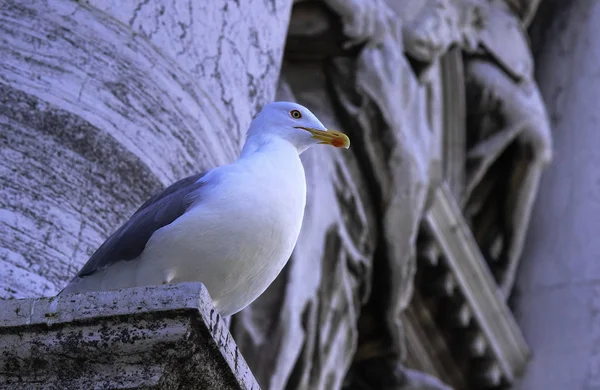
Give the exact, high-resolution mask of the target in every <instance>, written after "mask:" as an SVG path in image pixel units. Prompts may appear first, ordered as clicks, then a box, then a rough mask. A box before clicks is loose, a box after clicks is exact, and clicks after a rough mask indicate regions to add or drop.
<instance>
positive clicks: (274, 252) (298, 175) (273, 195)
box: [136, 148, 306, 315]
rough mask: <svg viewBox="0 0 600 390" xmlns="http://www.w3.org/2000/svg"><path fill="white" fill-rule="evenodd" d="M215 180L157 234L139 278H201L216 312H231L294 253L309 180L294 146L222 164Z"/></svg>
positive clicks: (252, 296) (256, 292)
mask: <svg viewBox="0 0 600 390" xmlns="http://www.w3.org/2000/svg"><path fill="white" fill-rule="evenodd" d="M214 181H215V183H214V185H207V186H205V187H203V188H202V189H201V190H200V191H201V193H200V194H199V198H198V199H199V200H198V202H197V203H196V204H195V205H193V206H192V207H190V208H189V209H188V211H187V212H186V213H185V214H184V215H183V216H181V217H180V218H178V219H177V220H176V221H174V222H173V223H171V224H170V225H168V226H165V227H164V228H162V229H160V230H158V231H157V232H156V233H155V234H154V235H153V236H152V238H151V239H150V241H149V242H148V244H147V245H146V248H145V250H144V252H143V253H142V255H141V257H140V259H139V261H138V265H137V276H136V279H137V284H138V285H142V284H160V283H163V282H167V283H168V282H180V281H201V282H203V283H204V284H205V285H206V287H207V289H208V291H209V293H210V294H211V297H212V298H213V300H214V302H215V306H216V307H217V309H218V310H219V312H221V314H223V315H230V314H233V313H236V312H238V311H239V310H241V309H243V308H244V307H246V306H247V305H248V304H250V303H251V302H252V301H254V300H255V299H256V298H257V297H258V296H259V295H260V294H262V293H263V292H264V291H265V290H266V288H267V287H268V286H269V285H270V284H271V283H272V282H273V280H274V279H275V278H276V277H277V275H278V274H279V272H280V271H281V270H282V268H283V266H284V265H285V264H286V262H287V260H288V259H289V257H290V255H291V253H292V250H293V248H294V246H295V244H296V240H297V239H298V234H299V233H300V227H301V225H302V216H303V213H304V206H305V202H306V182H305V176H304V169H303V167H302V163H301V162H300V158H299V157H298V154H297V152H296V151H295V150H287V149H285V148H283V150H279V151H278V150H272V151H269V153H268V157H267V153H264V154H261V153H257V154H256V156H253V157H252V158H248V159H246V160H240V161H239V162H238V163H237V164H235V165H231V166H227V167H223V168H220V171H216V172H215V180H214ZM202 191H203V192H202ZM149 281H150V282H151V283H148V282H149Z"/></svg>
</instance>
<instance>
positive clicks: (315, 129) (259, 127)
mask: <svg viewBox="0 0 600 390" xmlns="http://www.w3.org/2000/svg"><path fill="white" fill-rule="evenodd" d="M252 137H259V138H262V139H265V138H266V139H268V138H272V137H278V138H281V139H283V140H285V141H288V142H289V143H291V144H292V145H293V146H294V147H296V149H297V150H298V153H302V152H303V151H305V150H306V149H308V148H309V147H311V146H313V145H318V144H326V145H331V146H334V147H336V148H346V149H348V148H349V147H350V139H349V138H348V136H346V134H343V133H340V132H339V131H334V130H328V129H327V128H326V127H325V126H323V124H322V123H321V121H320V120H319V119H317V117H316V116H315V114H313V113H312V112H310V110H309V109H308V108H306V107H304V106H302V105H300V104H297V103H291V102H274V103H270V104H267V105H265V106H264V107H263V109H262V110H261V111H260V112H259V113H258V115H257V116H256V117H255V118H254V119H253V120H252V123H251V124H250V128H249V129H248V139H250V138H252Z"/></svg>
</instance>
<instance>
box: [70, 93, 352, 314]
mask: <svg viewBox="0 0 600 390" xmlns="http://www.w3.org/2000/svg"><path fill="white" fill-rule="evenodd" d="M317 144H328V145H332V146H335V147H344V148H346V149H347V148H348V147H349V146H350V140H349V139H348V137H347V136H346V135H344V134H342V133H340V132H337V131H332V130H327V129H326V128H325V126H323V124H322V123H321V122H320V121H319V119H317V117H316V116H315V115H314V114H313V113H312V112H310V111H309V110H308V109H307V108H306V107H303V106H301V105H299V104H296V103H289V102H275V103H271V104H268V105H266V106H265V107H264V108H263V109H262V111H261V112H260V113H259V114H258V115H257V116H256V117H255V118H254V120H253V121H252V123H251V124H250V128H249V129H248V133H247V137H246V143H245V145H244V148H243V150H242V152H241V155H240V157H239V158H238V159H237V161H235V162H234V163H232V164H229V165H224V166H221V167H217V168H214V169H211V170H209V171H207V172H205V173H203V174H199V175H194V176H190V177H187V178H185V179H182V180H180V181H178V182H176V183H174V184H172V185H171V186H169V187H167V188H166V189H165V190H164V191H162V192H161V193H159V194H157V195H155V196H153V197H152V198H150V199H149V200H148V201H146V203H144V204H143V205H142V206H141V207H140V208H139V209H138V210H137V211H136V212H135V213H134V214H133V215H132V216H131V218H130V219H129V220H128V221H127V222H126V223H125V224H124V225H123V226H121V227H120V228H119V229H118V230H117V231H116V232H115V233H113V234H112V235H111V236H110V237H109V238H108V239H107V240H106V241H105V242H104V243H103V244H102V245H101V246H100V248H98V250H97V251H96V252H95V253H94V254H93V255H92V257H91V258H90V259H89V260H88V262H87V263H86V264H85V265H84V266H83V268H82V269H81V270H80V271H79V273H78V274H77V276H75V277H74V278H73V280H71V282H70V283H69V284H68V285H67V287H65V288H64V289H63V290H62V291H61V292H60V293H59V294H70V293H79V292H87V291H105V290H115V289H121V288H127V287H137V286H148V285H158V284H166V283H178V282H186V281H187V282H189V281H199V282H202V283H204V285H205V286H206V288H207V290H208V292H209V293H210V295H211V297H212V299H213V301H214V304H215V307H216V309H217V310H218V311H219V312H220V313H221V314H222V315H224V316H229V315H232V314H235V313H237V312H238V311H240V310H242V309H243V308H245V307H246V306H248V305H249V304H250V303H252V302H253V301H254V300H255V299H256V298H258V297H259V296H260V295H261V294H262V293H263V292H264V291H265V290H266V289H267V287H268V286H269V285H270V284H271V283H272V282H273V281H274V280H275V278H276V277H277V275H278V274H279V272H280V271H281V270H282V269H283V266H284V265H285V264H286V262H287V261H288V259H289V258H290V255H291V254H292V250H293V249H294V246H295V245H296V241H297V239H298V235H299V233H300V227H301V225H302V218H303V214H304V206H305V203H306V179H305V176H304V168H303V167H302V163H301V161H300V157H299V155H300V153H302V152H303V151H305V150H306V149H308V148H309V147H311V146H313V145H317Z"/></svg>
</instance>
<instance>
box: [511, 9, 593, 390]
mask: <svg viewBox="0 0 600 390" xmlns="http://www.w3.org/2000/svg"><path fill="white" fill-rule="evenodd" d="M559 3H560V4H559ZM598 26H600V1H598V0H574V1H571V2H559V1H549V2H542V5H541V7H540V16H539V17H538V19H537V20H536V21H535V22H534V25H533V29H532V42H533V47H534V50H535V51H536V64H537V79H538V83H539V85H540V89H541V92H542V95H543V98H544V100H545V102H546V104H547V107H548V111H549V115H550V118H551V121H552V129H553V137H554V140H555V141H554V145H555V146H554V161H553V163H552V164H551V165H550V166H549V167H548V169H547V171H546V172H545V173H544V176H543V179H542V182H541V186H540V190H539V192H538V200H537V202H536V206H535V208H534V211H533V214H532V218H531V228H530V230H529V235H528V238H527V240H526V247H525V250H524V253H523V258H522V265H521V269H520V271H519V272H518V280H517V291H516V294H515V297H514V298H515V302H516V314H517V317H518V320H519V322H520V325H521V327H522V329H523V332H524V334H525V337H526V339H527V341H528V342H529V344H530V346H531V348H532V350H533V359H532V361H531V363H530V365H529V367H528V370H527V372H526V374H525V376H524V378H523V381H522V383H521V385H520V387H518V388H520V389H522V390H542V389H543V390H565V389H569V390H583V389H586V390H587V389H598V388H600V314H599V313H600V284H599V283H598V280H600V239H599V232H600V152H599V147H600V128H599V123H600V120H599V112H600V111H599V103H598V102H600V77H598V75H599V65H598V64H599V63H600V40H599V39H598V37H599V34H600V33H599V30H598Z"/></svg>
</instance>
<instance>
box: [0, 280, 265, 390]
mask: <svg viewBox="0 0 600 390" xmlns="http://www.w3.org/2000/svg"><path fill="white" fill-rule="evenodd" d="M0 389H85V390H89V389H206V390H211V389H219V390H226V389H245V390H259V389H260V388H259V386H258V384H257V383H256V380H255V379H254V376H253V375H252V373H251V372H250V369H249V368H248V365H247V364H246V361H245V360H244V358H243V357H242V355H241V353H240V352H239V350H238V348H237V346H236V344H235V342H234V340H233V338H232V337H231V335H230V333H229V330H228V328H227V325H226V323H225V321H223V319H222V317H221V316H220V315H219V314H218V313H217V312H216V310H215V309H214V307H213V304H212V300H211V299H210V296H209V295H208V292H207V291H206V289H205V287H204V286H203V285H202V284H201V283H181V284H176V285H166V286H153V287H139V288H131V289H125V290H120V291H107V292H94V293H87V294H73V295H65V296H60V297H53V298H38V299H19V300H7V301H0Z"/></svg>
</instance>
